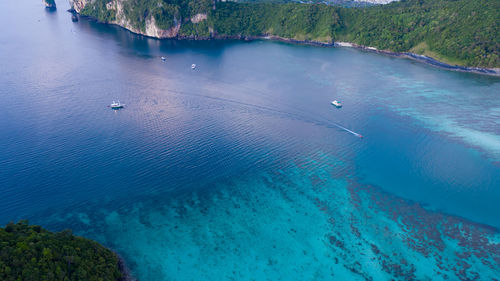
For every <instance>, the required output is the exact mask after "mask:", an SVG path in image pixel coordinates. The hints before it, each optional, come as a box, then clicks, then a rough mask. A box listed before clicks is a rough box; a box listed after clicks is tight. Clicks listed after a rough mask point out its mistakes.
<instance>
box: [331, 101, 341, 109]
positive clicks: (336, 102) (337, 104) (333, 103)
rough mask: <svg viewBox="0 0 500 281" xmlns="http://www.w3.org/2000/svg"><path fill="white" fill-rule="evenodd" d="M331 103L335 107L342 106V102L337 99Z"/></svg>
mask: <svg viewBox="0 0 500 281" xmlns="http://www.w3.org/2000/svg"><path fill="white" fill-rule="evenodd" d="M332 105H333V106H335V107H336V108H341V107H342V103H340V101H338V100H334V101H332Z"/></svg>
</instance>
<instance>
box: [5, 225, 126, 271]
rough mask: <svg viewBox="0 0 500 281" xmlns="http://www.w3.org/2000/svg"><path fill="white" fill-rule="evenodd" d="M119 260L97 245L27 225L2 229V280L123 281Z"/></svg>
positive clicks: (65, 234) (68, 235)
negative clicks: (121, 280)
mask: <svg viewBox="0 0 500 281" xmlns="http://www.w3.org/2000/svg"><path fill="white" fill-rule="evenodd" d="M121 277H122V275H121V273H120V270H119V266H118V257H117V256H116V255H115V254H114V253H113V252H111V251H110V250H108V249H106V248H104V247H103V246H101V245H99V244H98V243H96V242H94V241H91V240H88V239H84V238H81V237H77V236H74V235H72V233H71V231H63V232H59V233H51V232H49V231H46V230H44V229H42V228H41V227H40V226H36V225H35V226H30V225H28V222H27V221H20V222H18V223H17V224H14V223H9V224H7V226H6V227H5V228H0V280H5V281H9V280H88V281H94V280H95V281H103V280H120V279H121Z"/></svg>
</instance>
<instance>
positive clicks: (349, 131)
mask: <svg viewBox="0 0 500 281" xmlns="http://www.w3.org/2000/svg"><path fill="white" fill-rule="evenodd" d="M332 124H333V125H334V126H335V127H337V128H339V129H342V130H344V131H346V132H348V133H351V134H353V135H355V136H356V137H358V138H363V135H361V134H358V133H356V132H354V131H351V130H349V129H347V128H346V127H344V126H342V125H339V124H337V123H332Z"/></svg>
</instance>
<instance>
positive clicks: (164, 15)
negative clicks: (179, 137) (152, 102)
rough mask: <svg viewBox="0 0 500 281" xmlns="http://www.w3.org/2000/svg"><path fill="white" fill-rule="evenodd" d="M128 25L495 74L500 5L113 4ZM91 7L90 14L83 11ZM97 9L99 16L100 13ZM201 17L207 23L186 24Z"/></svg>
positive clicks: (107, 18) (97, 6)
mask: <svg viewBox="0 0 500 281" xmlns="http://www.w3.org/2000/svg"><path fill="white" fill-rule="evenodd" d="M109 1H111V0H95V1H94V2H92V4H89V5H87V6H88V7H85V9H84V10H83V11H82V14H84V15H88V16H91V17H94V18H96V19H98V20H100V21H103V22H112V21H113V19H114V16H115V15H114V14H113V12H114V11H113V10H107V9H106V7H105V6H106V2H109ZM120 1H122V2H123V5H124V14H125V16H126V18H127V20H129V22H130V23H131V24H132V25H133V26H134V27H135V28H138V29H140V30H142V31H144V30H145V23H146V20H147V19H149V18H151V17H154V19H155V21H156V23H157V26H158V27H160V28H162V29H168V28H170V27H172V26H174V25H175V24H176V23H182V25H181V29H180V32H179V36H180V37H187V36H195V37H196V36H199V37H209V36H210V34H211V32H210V31H213V32H212V34H213V35H216V36H217V37H219V38H225V37H252V36H266V35H274V36H280V37H284V38H291V39H296V40H310V41H321V42H329V43H331V42H333V41H346V42H352V43H356V44H359V45H365V46H371V47H376V48H378V49H382V50H389V51H394V52H415V53H418V54H424V55H428V56H431V57H434V58H436V59H439V60H442V61H444V62H447V63H450V64H459V65H466V66H480V67H500V28H499V24H498V20H499V18H500V0H475V1H470V0H405V1H400V2H393V3H391V4H388V5H376V6H369V7H363V8H344V7H338V6H328V5H324V4H298V3H261V2H259V3H236V2H217V4H216V9H215V10H213V9H212V6H213V2H212V1H211V0H120ZM90 6H92V7H90ZM103 8H104V10H103ZM197 13H205V14H207V15H208V19H207V20H205V21H201V22H199V23H195V24H194V23H191V22H190V21H189V19H190V17H192V16H193V15H195V14H197Z"/></svg>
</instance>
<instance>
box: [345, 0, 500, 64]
mask: <svg viewBox="0 0 500 281" xmlns="http://www.w3.org/2000/svg"><path fill="white" fill-rule="evenodd" d="M342 14H343V20H344V23H345V25H346V26H345V28H344V29H343V32H342V33H341V34H340V36H339V38H340V39H342V40H345V41H349V42H355V43H357V44H360V45H368V46H374V47H377V48H380V49H387V50H392V51H396V52H407V51H411V50H412V49H413V50H414V51H418V52H419V53H421V54H427V55H430V56H433V57H435V58H437V59H440V60H444V61H447V62H450V63H458V64H462V65H472V66H484V67H499V65H500V61H499V54H500V29H499V19H500V0H475V1H468V0H409V1H401V2H396V3H392V4H389V5H382V6H373V7H370V8H364V9H363V8H353V9H343V11H342Z"/></svg>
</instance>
